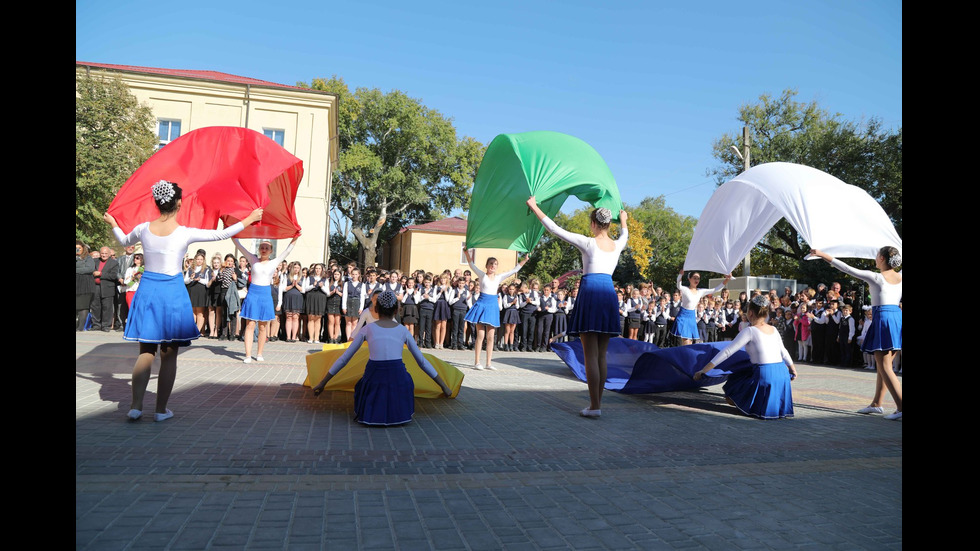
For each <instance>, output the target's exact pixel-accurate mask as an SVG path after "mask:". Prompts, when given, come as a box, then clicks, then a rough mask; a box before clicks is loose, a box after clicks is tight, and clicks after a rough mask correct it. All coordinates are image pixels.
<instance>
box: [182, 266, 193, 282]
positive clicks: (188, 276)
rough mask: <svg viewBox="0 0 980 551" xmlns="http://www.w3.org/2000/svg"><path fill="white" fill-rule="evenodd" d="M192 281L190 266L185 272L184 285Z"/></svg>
mask: <svg viewBox="0 0 980 551" xmlns="http://www.w3.org/2000/svg"><path fill="white" fill-rule="evenodd" d="M191 281H192V280H191V270H190V268H188V269H187V271H185V272H184V285H190V284H191Z"/></svg>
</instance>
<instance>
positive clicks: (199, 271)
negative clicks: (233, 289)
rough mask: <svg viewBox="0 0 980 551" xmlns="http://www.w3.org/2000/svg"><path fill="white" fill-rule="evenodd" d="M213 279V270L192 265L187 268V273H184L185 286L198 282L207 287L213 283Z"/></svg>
mask: <svg viewBox="0 0 980 551" xmlns="http://www.w3.org/2000/svg"><path fill="white" fill-rule="evenodd" d="M212 277H213V274H212V272H211V268H208V267H207V266H198V265H196V264H192V265H191V267H190V268H187V271H186V272H184V285H189V284H190V283H191V282H194V281H196V282H197V283H200V284H202V285H205V286H206V285H208V283H209V282H210V281H211V278H212Z"/></svg>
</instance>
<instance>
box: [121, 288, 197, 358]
mask: <svg viewBox="0 0 980 551" xmlns="http://www.w3.org/2000/svg"><path fill="white" fill-rule="evenodd" d="M200 336H201V332H200V331H198V330H197V324H195V323H194V311H193V310H192V309H191V300H190V298H189V297H188V296H187V287H185V286H184V276H183V274H177V275H174V276H168V275H166V274H161V273H159V272H143V278H142V279H141V280H140V286H139V288H138V289H136V295H135V296H133V304H132V305H131V306H130V308H129V321H128V322H126V332H125V333H123V338H124V339H126V340H127V341H139V342H145V343H174V344H177V345H180V346H187V345H188V344H190V343H191V341H192V340H194V339H196V338H198V337H200Z"/></svg>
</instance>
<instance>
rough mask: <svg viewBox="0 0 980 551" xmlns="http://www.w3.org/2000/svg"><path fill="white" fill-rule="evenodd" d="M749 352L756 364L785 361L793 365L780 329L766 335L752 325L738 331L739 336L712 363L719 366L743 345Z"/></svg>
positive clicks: (750, 357)
mask: <svg viewBox="0 0 980 551" xmlns="http://www.w3.org/2000/svg"><path fill="white" fill-rule="evenodd" d="M743 346H744V347H745V351H746V352H747V353H748V354H749V360H750V361H751V362H752V363H753V364H756V365H759V364H774V363H777V362H783V363H785V364H786V365H793V357H792V356H790V355H789V352H787V351H786V347H784V346H783V339H782V337H780V336H779V331H776V329H775V328H773V330H772V333H770V334H768V335H766V334H765V333H763V332H762V331H761V330H760V329H759V328H758V327H755V326H750V327H746V328H745V329H742V330H741V331H739V332H738V336H736V337H735V340H733V341H732V344H730V345H728V346H727V347H726V348H725V349H724V350H722V351H721V352H719V353H718V355H717V356H715V358H714V359H713V360H711V363H712V364H714V365H715V367H717V366H718V365H720V364H721V363H722V362H724V361H725V360H727V359H728V358H729V356H731V355H732V354H734V353H736V352H738V351H739V350H740V349H741V348H742V347H743Z"/></svg>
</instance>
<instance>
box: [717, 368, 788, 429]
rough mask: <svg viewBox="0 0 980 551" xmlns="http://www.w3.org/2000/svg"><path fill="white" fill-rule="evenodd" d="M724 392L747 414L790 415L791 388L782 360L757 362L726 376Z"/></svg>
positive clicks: (763, 415) (775, 417) (766, 415)
mask: <svg viewBox="0 0 980 551" xmlns="http://www.w3.org/2000/svg"><path fill="white" fill-rule="evenodd" d="M723 389H724V391H725V395H726V396H728V397H729V398H731V399H732V402H735V407H737V408H738V409H739V411H741V412H742V413H744V414H746V415H751V416H753V417H759V418H762V419H779V418H780V417H792V416H793V389H792V386H791V384H790V379H789V369H788V368H787V367H786V364H784V363H783V362H776V363H771V364H760V365H756V366H754V367H753V368H752V369H741V370H738V371H735V372H733V373H732V374H731V375H729V376H728V380H727V381H726V382H725V386H724V387H723Z"/></svg>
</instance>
